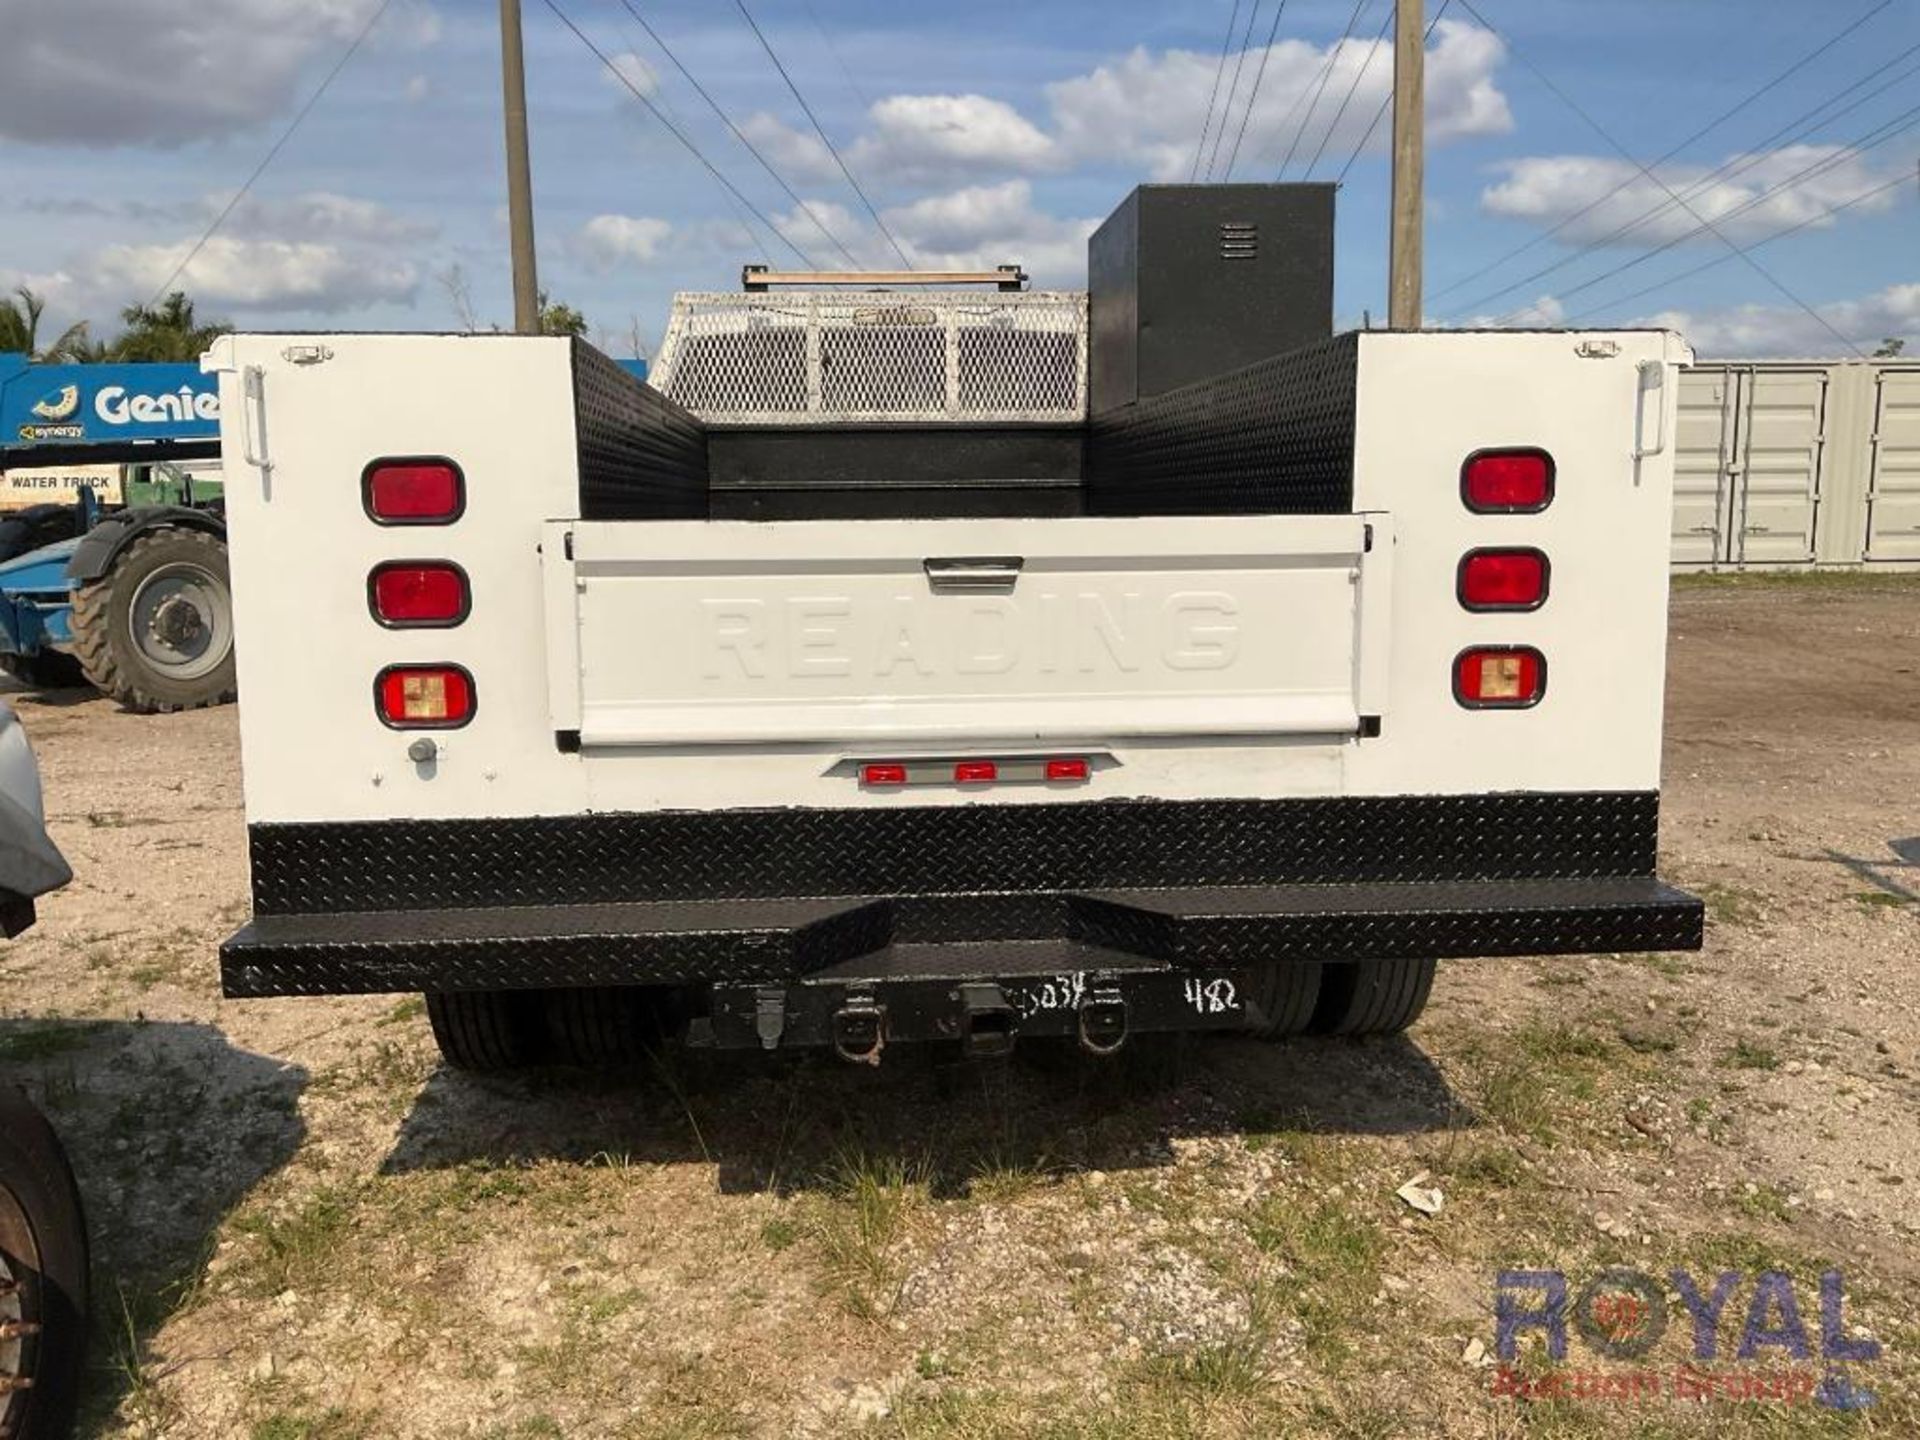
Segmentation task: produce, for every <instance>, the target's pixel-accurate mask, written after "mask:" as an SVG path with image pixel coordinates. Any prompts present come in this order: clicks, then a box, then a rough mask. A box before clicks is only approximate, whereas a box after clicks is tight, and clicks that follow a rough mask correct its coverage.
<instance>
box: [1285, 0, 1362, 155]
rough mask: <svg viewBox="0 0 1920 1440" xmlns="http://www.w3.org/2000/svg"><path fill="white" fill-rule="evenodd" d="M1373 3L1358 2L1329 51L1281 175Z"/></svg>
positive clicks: (1295, 132)
mask: <svg viewBox="0 0 1920 1440" xmlns="http://www.w3.org/2000/svg"><path fill="white" fill-rule="evenodd" d="M1371 3H1372V0H1356V3H1355V4H1354V7H1353V13H1352V14H1351V15H1349V16H1347V28H1346V29H1345V30H1343V31H1341V32H1340V38H1339V39H1338V40H1336V41H1334V42H1333V46H1332V48H1331V49H1329V50H1328V51H1327V63H1326V64H1324V65H1322V66H1321V67H1320V84H1319V86H1318V88H1316V89H1315V90H1314V92H1313V99H1312V101H1310V102H1309V103H1308V105H1307V113H1306V114H1305V115H1302V116H1301V117H1300V125H1299V128H1297V129H1296V130H1295V131H1294V132H1293V140H1292V142H1291V143H1290V144H1289V145H1288V146H1287V153H1286V156H1285V157H1284V158H1283V159H1282V160H1281V161H1280V170H1279V175H1285V174H1286V173H1287V166H1289V165H1291V164H1292V163H1293V154H1294V152H1295V151H1296V150H1298V149H1299V148H1300V142H1301V140H1303V139H1305V138H1306V134H1307V126H1309V125H1311V124H1312V123H1313V112H1314V111H1315V110H1317V109H1319V107H1320V97H1321V96H1322V95H1324V94H1326V93H1327V81H1329V80H1331V79H1332V78H1333V65H1334V62H1335V61H1336V60H1338V59H1339V58H1340V47H1341V46H1342V45H1344V44H1346V43H1347V39H1348V37H1349V36H1351V35H1352V34H1353V27H1354V26H1355V25H1357V24H1359V23H1360V12H1361V11H1362V10H1364V9H1366V8H1367V6H1368V5H1369V4H1371ZM1275 178H1276V179H1277V178H1279V176H1276V177H1275Z"/></svg>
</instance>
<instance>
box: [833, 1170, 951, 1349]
mask: <svg viewBox="0 0 1920 1440" xmlns="http://www.w3.org/2000/svg"><path fill="white" fill-rule="evenodd" d="M929 1173H930V1169H929V1166H928V1165H927V1164H926V1162H925V1161H924V1160H919V1161H910V1160H907V1159H905V1158H904V1157H901V1156H898V1155H875V1154H873V1153H871V1152H869V1151H866V1150H863V1149H860V1148H858V1147H843V1148H842V1149H841V1150H839V1151H838V1152H837V1153H836V1154H835V1155H834V1158H833V1160H832V1162H831V1164H830V1165H829V1166H828V1168H827V1171H826V1173H825V1175H823V1176H822V1177H821V1178H822V1188H823V1190H824V1191H825V1192H826V1193H825V1197H824V1199H823V1202H822V1203H821V1204H820V1205H819V1206H818V1208H817V1210H816V1213H815V1215H814V1217H813V1223H812V1225H811V1226H810V1227H809V1229H810V1232H811V1235H812V1238H813V1240H814V1242H815V1244H816V1245H818V1247H819V1249H820V1253H821V1257H822V1259H823V1261H824V1263H825V1268H826V1272H827V1275H828V1277H829V1280H830V1282H831V1284H832V1285H833V1288H834V1289H836V1290H838V1291H839V1292H840V1294H841V1298H842V1300H843V1301H844V1303H845V1304H846V1306H847V1308H848V1310H849V1311H850V1312H851V1313H853V1314H854V1315H857V1316H859V1317H861V1318H862V1319H869V1320H875V1319H883V1318H885V1317H886V1316H887V1315H889V1314H891V1313H892V1311H893V1306H894V1302H895V1301H896V1300H897V1299H898V1298H899V1290H900V1282H901V1280H902V1279H903V1278H904V1275H903V1271H902V1267H901V1266H900V1263H899V1257H898V1255H897V1253H896V1252H897V1249H898V1246H899V1244H900V1241H901V1240H902V1239H903V1238H904V1235H905V1232H906V1228H907V1222H908V1218H909V1216H910V1214H911V1212H912V1211H913V1209H914V1208H915V1206H916V1205H917V1204H919V1203H920V1202H921V1201H922V1200H923V1199H924V1198H925V1193H926V1186H927V1180H928V1176H929Z"/></svg>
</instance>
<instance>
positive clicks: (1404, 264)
mask: <svg viewBox="0 0 1920 1440" xmlns="http://www.w3.org/2000/svg"><path fill="white" fill-rule="evenodd" d="M1425 8H1426V7H1425V6H1424V5H1423V4H1422V3H1421V0H1397V3H1396V4H1395V6H1394V12H1393V13H1394V33H1393V220H1392V230H1393V237H1392V245H1391V249H1390V250H1389V252H1388V257H1387V324H1388V325H1389V326H1390V327H1391V328H1393V329H1395V330H1418V329H1419V328H1420V233H1421V223H1422V220H1423V218H1424V217H1423V214H1422V205H1423V201H1422V189H1423V186H1424V180H1425V173H1426V164H1427V120H1426V106H1427V95H1426V92H1427V86H1426V66H1427V36H1426V24H1425V16H1423V15H1422V14H1421V11H1422V10H1423V9H1425Z"/></svg>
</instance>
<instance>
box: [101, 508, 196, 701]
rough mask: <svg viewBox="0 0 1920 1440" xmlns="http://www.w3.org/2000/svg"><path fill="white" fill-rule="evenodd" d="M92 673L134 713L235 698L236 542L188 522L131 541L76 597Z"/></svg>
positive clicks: (163, 527)
mask: <svg viewBox="0 0 1920 1440" xmlns="http://www.w3.org/2000/svg"><path fill="white" fill-rule="evenodd" d="M73 649H74V654H75V656H76V657H77V658H78V659H79V661H80V668H81V669H83V670H84V671H86V674H87V679H89V680H90V681H92V682H93V684H94V685H95V687H97V688H98V689H99V690H101V691H102V692H103V693H105V694H107V695H111V696H112V697H113V698H114V699H115V700H118V701H119V702H120V703H121V704H122V705H124V706H125V707H126V708H127V709H129V710H134V711H138V712H140V713H143V714H152V713H153V712H155V711H170V710H198V709H200V708H201V707H203V706H207V705H225V704H227V703H229V702H230V701H231V700H232V699H233V698H234V678H233V592H232V590H231V588H230V586H229V585H228V581H227V542H226V541H225V540H223V539H222V538H221V537H220V536H218V535H213V534H210V533H208V532H207V531H205V530H192V529H187V528H185V527H183V526H178V525H167V526H162V527H161V528H159V529H156V530H149V531H147V532H146V533H145V534H143V535H140V536H138V537H137V538H135V539H134V540H133V541H131V542H130V543H129V544H128V545H127V548H126V549H124V550H122V551H121V552H120V554H119V556H118V557H117V558H116V559H115V560H114V562H113V566H112V568H111V569H109V570H108V571H107V573H106V574H105V575H103V576H101V577H100V578H99V579H98V580H93V581H89V582H88V583H86V584H84V585H82V586H80V587H79V588H78V589H77V590H75V591H74V594H73Z"/></svg>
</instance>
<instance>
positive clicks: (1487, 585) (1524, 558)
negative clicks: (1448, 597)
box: [1455, 550, 1548, 610]
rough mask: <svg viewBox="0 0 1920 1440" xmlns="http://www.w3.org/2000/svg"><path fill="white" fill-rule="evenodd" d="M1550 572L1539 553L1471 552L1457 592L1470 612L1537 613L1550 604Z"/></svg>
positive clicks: (1462, 559)
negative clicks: (1548, 573)
mask: <svg viewBox="0 0 1920 1440" xmlns="http://www.w3.org/2000/svg"><path fill="white" fill-rule="evenodd" d="M1547 570H1548V566H1547V557H1546V556H1545V555H1544V554H1543V553H1541V552H1540V551H1538V550H1469V551H1468V552H1467V553H1466V554H1465V555H1463V556H1461V557H1460V575H1459V579H1458V582H1457V584H1456V586H1455V589H1456V593H1457V594H1458V595H1459V598H1460V604H1461V605H1462V606H1464V607H1465V608H1466V609H1468V610H1538V609H1539V608H1540V607H1541V606H1542V605H1544V604H1546V603H1547Z"/></svg>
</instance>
